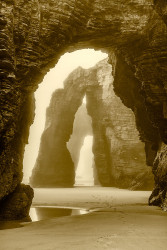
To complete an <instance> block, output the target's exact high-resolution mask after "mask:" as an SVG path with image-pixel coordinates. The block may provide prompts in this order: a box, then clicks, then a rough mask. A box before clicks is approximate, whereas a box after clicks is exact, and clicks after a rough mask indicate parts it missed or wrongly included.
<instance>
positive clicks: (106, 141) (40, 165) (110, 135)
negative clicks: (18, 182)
mask: <svg viewBox="0 0 167 250" xmlns="http://www.w3.org/2000/svg"><path fill="white" fill-rule="evenodd" d="M76 84H77V85H76ZM76 86H77V87H76ZM83 90H84V94H85V93H86V99H87V110H88V114H89V115H90V117H91V118H92V129H93V137H94V139H93V153H94V159H95V167H96V169H97V175H98V179H99V181H100V183H101V185H103V186H117V187H120V188H131V189H151V188H152V187H153V176H152V173H151V168H148V167H147V166H146V157H145V150H144V143H142V142H141V141H140V140H139V135H138V131H137V130H136V127H135V117H134V115H133V112H132V111H131V110H130V109H128V108H126V107H125V106H124V105H123V103H122V102H121V100H120V98H119V97H117V96H116V95H115V93H114V90H113V77H112V67H111V65H109V64H108V63H107V60H104V61H101V62H99V63H98V64H97V65H96V66H95V67H93V68H91V69H88V70H84V69H82V68H78V69H77V70H75V71H74V72H73V73H71V75H70V77H69V78H67V79H66V82H65V88H64V90H57V91H56V92H55V93H54V94H53V96H52V100H51V103H50V107H49V108H48V111H47V117H46V127H45V130H44V133H43V135H42V139H41V145H40V151H39V156H38V159H37V162H36V165H35V168H34V170H33V174H32V177H31V184H32V185H33V186H34V187H38V186H41V187H44V186H45V183H46V182H47V184H46V186H47V187H49V186H52V187H55V186H57V185H62V186H68V185H69V184H68V181H69V179H68V178H69V177H66V178H64V177H63V173H66V172H68V171H67V170H66V169H69V167H70V166H71V159H70V160H69V159H67V161H66V163H65V165H63V166H62V162H64V158H67V157H65V154H64V153H63V154H61V147H62V145H64V146H65V145H66V142H67V139H66V138H69V137H70V135H71V133H72V130H69V121H72V120H73V122H74V110H75V112H76V109H73V107H75V106H76V107H79V105H78V104H79V102H78V104H77V105H76V96H77V98H78V99H79V98H80V103H81V101H82V98H83ZM61 92H64V93H65V94H64V95H63V96H62V95H61V94H60V93H61ZM69 100H70V103H69ZM62 107H63V108H64V110H65V109H66V111H64V112H62ZM81 111H82V119H81V118H80V119H79V118H78V120H77V116H79V115H80V112H81ZM64 116H65V117H64ZM67 116H68V118H67ZM84 117H85V115H84V112H83V106H81V107H80V108H79V109H78V112H77V113H76V117H75V122H74V128H73V133H72V135H71V140H70V142H69V143H68V149H69V151H70V152H71V155H72V159H73V160H74V165H75V166H77V163H78V160H79V152H80V149H81V146H82V144H83V140H84V138H85V136H86V135H88V134H91V133H92V131H91V128H90V126H91V124H90V120H87V122H85V120H84ZM64 121H65V122H64ZM77 121H78V124H77V125H76V122H77ZM71 125H72V124H71V123H70V128H71ZM59 127H61V128H62V130H61V133H60V131H59V129H57V128H59ZM63 133H64V134H66V133H68V136H66V138H65V136H62V134H63ZM51 155H52V156H51ZM50 159H51V162H50ZM65 168H66V169H65ZM73 168H74V167H73ZM62 169H63V171H62ZM49 174H50V177H49ZM51 176H52V177H51ZM52 179H54V182H52Z"/></svg>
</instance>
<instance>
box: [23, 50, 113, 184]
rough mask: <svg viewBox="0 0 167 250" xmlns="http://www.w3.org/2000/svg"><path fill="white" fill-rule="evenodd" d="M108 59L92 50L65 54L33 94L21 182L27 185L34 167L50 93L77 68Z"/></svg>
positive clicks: (87, 66)
mask: <svg viewBox="0 0 167 250" xmlns="http://www.w3.org/2000/svg"><path fill="white" fill-rule="evenodd" d="M106 57H108V55H107V54H106V53H102V52H101V51H95V50H94V49H82V50H77V51H74V52H72V53H65V54H64V55H63V56H62V57H61V58H60V60H59V61H58V63H57V65H56V66H55V68H53V69H51V70H50V71H49V72H48V73H47V75H46V76H45V77H44V79H43V82H42V83H41V84H40V86H39V88H38V89H37V90H36V92H35V106H36V109H35V119H34V123H33V124H32V126H31V128H30V133H29V143H28V145H27V146H26V147H25V153H24V160H23V173H24V177H23V182H24V183H29V178H30V176H31V174H32V169H33V167H34V165H35V162H36V159H37V156H38V151H39V145H40V138H41V134H42V132H43V130H44V128H45V110H46V108H47V107H48V106H49V102H50V99H51V95H52V93H53V92H54V91H55V90H56V89H59V88H63V87H64V86H63V82H64V80H65V79H66V78H67V76H68V75H69V74H70V73H71V72H72V71H73V70H74V69H75V68H77V67H79V66H81V67H82V68H85V69H87V68H90V67H93V66H94V65H95V64H96V63H97V62H98V61H100V60H103V59H104V58H106Z"/></svg>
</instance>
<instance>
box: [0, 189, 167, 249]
mask: <svg viewBox="0 0 167 250" xmlns="http://www.w3.org/2000/svg"><path fill="white" fill-rule="evenodd" d="M80 189H82V194H81V192H79V190H78V189H76V190H75V191H74V190H71V191H70V189H65V190H64V191H63V190H62V191H61V192H58V190H56V193H55V196H54V197H53V196H52V195H53V193H52V192H53V191H51V189H50V191H49V193H50V195H48V191H47V190H45V192H46V194H47V198H46V197H45V195H44V194H43V196H41V195H42V193H41V191H42V190H39V189H38V190H35V198H34V204H35V203H36V204H37V203H38V202H39V203H40V202H42V201H43V203H44V202H45V203H47V204H48V205H50V203H51V201H54V202H53V203H54V205H55V204H57V203H59V205H63V204H64V205H65V204H66V205H71V206H74V207H76V206H77V207H83V206H84V207H85V208H87V209H90V208H91V209H94V212H91V213H89V214H84V215H76V216H66V217H61V218H52V219H48V220H43V221H38V222H33V223H30V224H25V225H24V227H22V228H15V229H6V230H1V231H0V249H2V250H6V249H9V250H10V249H13V250H16V249H17V250H20V249H24V250H29V249H32V250H52V249H56V250H64V249H65V250H66V249H67V250H94V249H96V250H97V249H98V250H103V249H108V250H110V249H117V250H118V249H119V250H134V249H137V250H154V249H155V250H157V249H162V250H166V249H167V213H166V212H163V211H161V209H160V208H157V207H149V206H147V199H148V196H149V192H137V193H136V192H133V191H127V190H114V189H110V188H107V189H106V188H104V189H103V188H94V189H92V188H86V189H83V188H80ZM43 191H44V190H43ZM59 191H60V190H59ZM57 192H58V193H60V195H58V193H57ZM63 193H64V195H65V194H66V195H65V196H66V199H65V200H64V195H63ZM92 194H93V198H92ZM51 196H52V199H51ZM89 197H90V198H91V200H90V198H89ZM45 198H46V199H45ZM50 199H51V200H50ZM72 200H73V201H72ZM89 201H90V203H89Z"/></svg>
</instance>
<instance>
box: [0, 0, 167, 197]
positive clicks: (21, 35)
mask: <svg viewBox="0 0 167 250" xmlns="http://www.w3.org/2000/svg"><path fill="white" fill-rule="evenodd" d="M0 9H1V13H0V58H1V64H0V78H1V85H0V90H1V92H0V110H1V112H0V141H1V147H0V162H1V166H0V187H1V189H0V199H2V198H3V197H5V196H7V195H8V194H10V193H11V192H13V191H14V190H15V188H16V187H17V185H19V183H20V182H21V179H22V157H23V152H24V146H25V143H26V142H27V137H28V131H29V126H30V124H31V122H32V117H33V112H34V110H33V107H32V103H33V97H32V96H33V92H34V91H35V89H36V88H37V85H38V84H39V83H40V82H41V81H42V79H43V77H44V75H45V74H46V73H47V72H48V70H49V69H50V68H51V67H53V66H54V65H55V63H56V62H57V60H58V59H59V57H60V56H61V55H62V54H64V53H65V52H66V51H73V50H76V49H77V48H78V49H81V48H90V47H91V48H95V49H102V50H103V51H105V52H107V53H109V54H110V55H112V56H111V61H112V63H113V64H115V65H116V66H115V67H116V68H117V62H118V61H119V58H121V60H122V61H123V62H125V64H126V65H127V68H128V69H129V70H130V71H131V72H132V76H133V78H134V79H135V81H134V86H135V84H136V81H138V89H139V92H140V93H141V95H142V97H143V108H144V112H145V114H146V117H147V118H148V119H149V121H150V122H151V124H152V125H153V127H154V128H156V130H157V131H158V133H159V135H160V140H162V141H163V142H164V143H167V125H166V124H167V95H166V84H167V81H166V79H167V60H166V58H167V49H166V48H167V27H166V1H165V0H127V1H124V0H113V1H108V0H94V1H92V0H61V1H58V0H49V1H44V0H40V1H37V0H29V1H26V0H8V1H6V0H1V2H0ZM117 72H119V68H118V69H117ZM129 80H131V77H130V79H129ZM128 86H129V85H128ZM131 86H132V85H131ZM119 89H120V88H119ZM127 89H128V88H127ZM131 91H132V89H129V92H131ZM129 99H131V97H130V96H129ZM136 108H137V107H136ZM134 112H135V113H138V111H136V109H135V111H134ZM143 123H144V122H143ZM143 127H144V128H143V130H144V131H142V133H143V134H146V132H145V130H147V131H149V127H148V124H147V125H143ZM140 128H141V127H140ZM151 130H152V128H151ZM152 142H153V146H151V147H148V148H150V149H153V150H156V149H157V136H156V138H155V141H154V136H153V137H152V138H151V143H152Z"/></svg>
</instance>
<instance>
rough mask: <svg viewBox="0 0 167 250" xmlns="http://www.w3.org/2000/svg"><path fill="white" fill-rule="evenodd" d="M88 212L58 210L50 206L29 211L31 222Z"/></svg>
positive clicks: (86, 211) (70, 209) (67, 209)
mask: <svg viewBox="0 0 167 250" xmlns="http://www.w3.org/2000/svg"><path fill="white" fill-rule="evenodd" d="M88 212H89V211H88V210H86V209H85V210H84V209H77V208H75V209H74V208H65V207H64V208H62V207H61V208H60V207H54V206H53V207H52V206H45V207H43V206H41V207H32V208H31V209H30V217H31V220H32V221H40V220H45V219H51V218H56V217H63V216H72V215H81V214H86V213H88Z"/></svg>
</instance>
